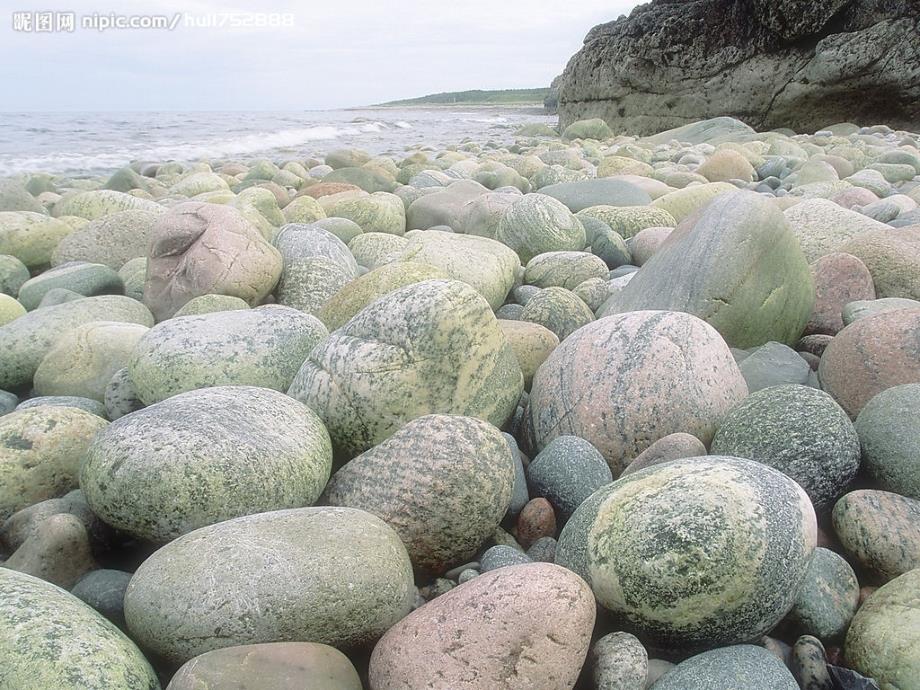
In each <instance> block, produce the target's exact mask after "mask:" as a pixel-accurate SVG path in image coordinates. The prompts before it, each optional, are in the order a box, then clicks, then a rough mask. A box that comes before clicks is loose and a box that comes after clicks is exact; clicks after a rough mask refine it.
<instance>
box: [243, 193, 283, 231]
mask: <svg viewBox="0 0 920 690" xmlns="http://www.w3.org/2000/svg"><path fill="white" fill-rule="evenodd" d="M232 205H233V207H234V208H236V209H237V210H238V211H239V212H240V213H241V214H242V215H243V217H244V218H246V220H248V221H249V222H250V223H252V224H253V225H254V226H255V227H256V228H258V230H259V232H260V233H262V237H264V238H265V239H267V240H269V241H271V240H272V238H273V237H274V236H275V233H276V232H277V230H278V228H280V227H281V226H282V225H284V223H285V222H286V221H285V218H284V214H283V213H282V212H281V209H280V208H279V207H278V200H277V199H276V198H275V195H274V194H272V193H271V192H270V191H269V190H267V189H264V188H262V187H249V188H248V189H244V190H243V191H241V192H240V193H239V194H238V195H237V197H236V199H234V200H233V202H232Z"/></svg>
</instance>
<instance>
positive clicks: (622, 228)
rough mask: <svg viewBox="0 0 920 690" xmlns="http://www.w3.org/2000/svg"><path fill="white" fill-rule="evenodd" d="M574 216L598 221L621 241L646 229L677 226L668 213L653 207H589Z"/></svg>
mask: <svg viewBox="0 0 920 690" xmlns="http://www.w3.org/2000/svg"><path fill="white" fill-rule="evenodd" d="M576 216H577V217H578V218H579V219H583V218H594V219H595V220H599V221H601V222H602V223H605V224H606V225H607V226H609V227H610V229H611V230H613V231H614V232H616V233H617V234H618V235H619V236H620V237H622V238H623V239H629V238H631V237H635V236H636V235H637V234H639V232H641V231H642V230H645V229H646V228H673V227H674V226H675V225H677V221H675V220H674V217H673V216H672V215H671V214H670V213H668V212H667V211H666V210H664V209H662V208H655V207H654V206H591V207H589V208H586V209H584V210H582V211H579V212H578V213H577V214H576Z"/></svg>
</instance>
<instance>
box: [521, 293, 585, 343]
mask: <svg viewBox="0 0 920 690" xmlns="http://www.w3.org/2000/svg"><path fill="white" fill-rule="evenodd" d="M521 321H529V322H530V323H538V324H540V325H541V326H544V327H545V328H548V329H549V330H550V331H552V332H553V333H555V334H556V337H558V338H559V340H560V341H562V340H565V339H566V338H568V337H569V336H570V335H571V334H572V333H574V332H575V331H577V330H578V329H579V328H581V327H582V326H585V325H587V324H589V323H591V322H592V321H594V312H592V311H591V309H590V308H589V307H588V305H587V304H585V303H584V302H583V301H582V300H581V298H580V297H578V295H576V294H575V293H574V292H572V291H571V290H566V289H565V288H561V287H548V288H546V289H544V290H541V291H540V293H539V294H537V295H535V296H534V297H533V298H531V299H530V300H529V301H528V302H527V304H526V306H525V307H524V311H522V312H521Z"/></svg>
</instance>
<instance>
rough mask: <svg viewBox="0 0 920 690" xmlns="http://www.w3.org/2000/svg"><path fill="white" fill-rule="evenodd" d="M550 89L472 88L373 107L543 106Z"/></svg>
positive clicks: (376, 104)
mask: <svg viewBox="0 0 920 690" xmlns="http://www.w3.org/2000/svg"><path fill="white" fill-rule="evenodd" d="M550 93H551V89H548V88H538V89H491V90H487V89H473V90H469V91H445V92H442V93H432V94H428V95H427V96H419V97H418V98H404V99H400V100H396V101H386V102H384V103H375V104H374V105H373V106H372V107H374V108H411V107H432V106H440V107H457V106H461V107H462V106H478V107H540V108H542V107H543V104H544V102H545V101H546V98H547V97H548V96H549V95H550Z"/></svg>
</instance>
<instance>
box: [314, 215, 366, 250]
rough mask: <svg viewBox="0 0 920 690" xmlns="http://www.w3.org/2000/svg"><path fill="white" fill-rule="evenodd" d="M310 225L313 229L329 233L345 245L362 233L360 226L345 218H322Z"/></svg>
mask: <svg viewBox="0 0 920 690" xmlns="http://www.w3.org/2000/svg"><path fill="white" fill-rule="evenodd" d="M310 225H312V226H313V227H315V228H321V229H322V230H325V231H326V232H331V233H332V234H333V235H335V236H336V237H338V238H339V239H340V240H342V242H344V243H345V244H348V243H349V242H351V241H352V240H353V239H354V238H355V237H357V236H358V235H360V234H361V233H362V232H363V230H361V226H360V225H358V224H357V223H355V222H354V221H353V220H348V219H347V218H323V219H321V220H318V221H315V222H312V223H310Z"/></svg>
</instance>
